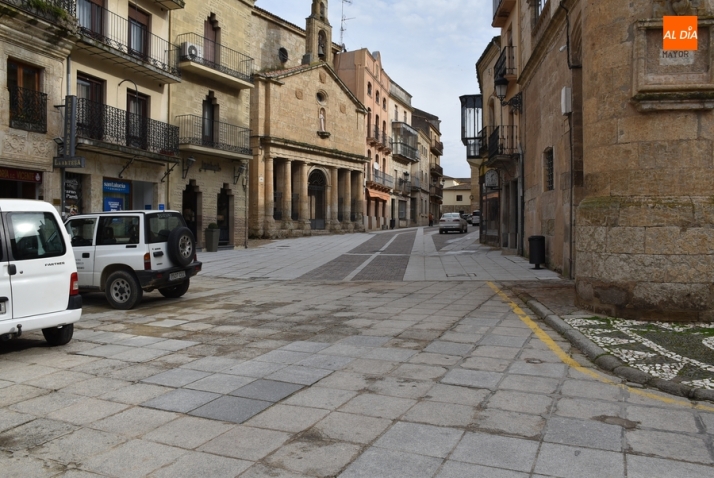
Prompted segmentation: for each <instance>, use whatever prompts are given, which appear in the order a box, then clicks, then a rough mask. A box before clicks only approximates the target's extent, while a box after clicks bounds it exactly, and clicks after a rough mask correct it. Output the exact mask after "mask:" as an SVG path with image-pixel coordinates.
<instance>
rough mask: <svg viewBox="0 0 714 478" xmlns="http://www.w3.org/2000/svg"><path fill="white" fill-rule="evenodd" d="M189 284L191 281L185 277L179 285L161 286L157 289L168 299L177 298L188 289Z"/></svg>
mask: <svg viewBox="0 0 714 478" xmlns="http://www.w3.org/2000/svg"><path fill="white" fill-rule="evenodd" d="M189 285H191V281H190V280H189V279H186V280H185V281H183V282H182V283H180V284H179V285H173V286H171V287H162V288H161V289H159V293H160V294H161V295H163V296H164V297H166V298H169V299H178V298H179V297H181V296H182V295H184V294H185V293H186V291H188V286H189Z"/></svg>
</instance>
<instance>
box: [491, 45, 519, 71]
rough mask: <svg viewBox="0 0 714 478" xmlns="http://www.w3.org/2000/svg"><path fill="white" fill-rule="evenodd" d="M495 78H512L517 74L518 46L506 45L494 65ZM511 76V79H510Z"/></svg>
mask: <svg viewBox="0 0 714 478" xmlns="http://www.w3.org/2000/svg"><path fill="white" fill-rule="evenodd" d="M493 71H494V78H500V77H503V78H509V77H510V78H512V77H515V76H516V73H517V72H516V47H515V46H513V45H510V46H504V47H503V49H502V50H501V55H500V56H499V57H498V60H496V65H495V66H494V67H493ZM510 78H509V79H510Z"/></svg>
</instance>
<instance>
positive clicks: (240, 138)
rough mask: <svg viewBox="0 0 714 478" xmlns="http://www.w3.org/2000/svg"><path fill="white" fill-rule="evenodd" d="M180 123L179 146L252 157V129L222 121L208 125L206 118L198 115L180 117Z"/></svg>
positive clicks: (177, 119)
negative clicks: (218, 150) (217, 150)
mask: <svg viewBox="0 0 714 478" xmlns="http://www.w3.org/2000/svg"><path fill="white" fill-rule="evenodd" d="M176 121H177V122H178V128H179V131H180V134H179V144H193V145H196V146H205V147H207V148H213V149H220V150H222V151H229V152H232V153H238V154H245V155H250V154H251V152H252V151H251V149H250V129H249V128H243V127H241V126H235V125H232V124H228V123H221V122H220V121H213V123H212V125H206V118H203V117H201V116H197V115H180V116H177V117H176Z"/></svg>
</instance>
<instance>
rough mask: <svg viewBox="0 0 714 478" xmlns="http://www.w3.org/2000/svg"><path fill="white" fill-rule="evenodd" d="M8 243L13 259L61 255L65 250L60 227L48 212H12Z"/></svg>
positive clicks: (22, 259) (9, 215)
mask: <svg viewBox="0 0 714 478" xmlns="http://www.w3.org/2000/svg"><path fill="white" fill-rule="evenodd" d="M8 219H9V221H10V231H11V234H12V237H11V238H10V245H11V247H12V255H13V257H14V258H15V260H18V261H25V260H30V259H40V258H46V257H57V256H63V255H64V254H65V252H67V249H66V246H65V243H64V237H63V235H62V229H61V227H60V225H59V224H57V221H56V220H55V217H54V216H53V215H52V214H51V213H49V212H12V213H9V214H8Z"/></svg>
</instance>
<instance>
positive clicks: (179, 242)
mask: <svg viewBox="0 0 714 478" xmlns="http://www.w3.org/2000/svg"><path fill="white" fill-rule="evenodd" d="M167 246H168V253H169V259H171V262H173V263H174V264H177V265H179V266H182V267H185V266H187V265H189V264H190V263H191V261H193V256H194V253H195V252H196V239H195V238H194V237H193V233H192V232H191V229H189V228H187V227H177V228H176V229H174V230H173V231H171V234H169V239H168V244H167Z"/></svg>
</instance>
